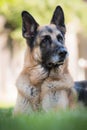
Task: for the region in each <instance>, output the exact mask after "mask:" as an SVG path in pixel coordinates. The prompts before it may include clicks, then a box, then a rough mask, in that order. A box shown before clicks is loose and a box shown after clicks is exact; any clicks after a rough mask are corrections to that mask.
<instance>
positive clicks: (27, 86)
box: [14, 6, 77, 114]
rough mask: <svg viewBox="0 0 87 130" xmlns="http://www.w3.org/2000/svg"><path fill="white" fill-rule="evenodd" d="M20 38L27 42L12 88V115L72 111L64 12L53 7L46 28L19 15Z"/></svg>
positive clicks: (26, 14) (72, 100)
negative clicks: (14, 85) (69, 109)
mask: <svg viewBox="0 0 87 130" xmlns="http://www.w3.org/2000/svg"><path fill="white" fill-rule="evenodd" d="M22 26H23V27H22V34H23V37H24V38H25V39H26V42H27V49H26V53H25V59H24V67H23V70H22V72H21V73H20V75H19V77H18V79H17V82H16V86H17V90H18V95H17V101H16V106H15V109H14V114H18V113H26V114H28V113H31V112H33V111H38V110H40V109H41V110H44V111H49V110H55V111H57V110H59V109H66V108H67V107H68V108H72V107H74V106H75V102H76V97H77V96H76V95H77V94H76V91H75V88H74V82H73V79H72V77H71V75H70V73H69V71H68V51H67V49H66V46H65V32H66V27H65V20H64V12H63V10H62V8H61V7H60V6H57V7H56V9H55V11H54V13H53V16H52V19H51V22H50V24H49V25H45V26H40V25H39V24H38V23H37V22H36V21H35V19H34V18H33V17H32V16H31V14H29V13H28V12H27V11H23V12H22Z"/></svg>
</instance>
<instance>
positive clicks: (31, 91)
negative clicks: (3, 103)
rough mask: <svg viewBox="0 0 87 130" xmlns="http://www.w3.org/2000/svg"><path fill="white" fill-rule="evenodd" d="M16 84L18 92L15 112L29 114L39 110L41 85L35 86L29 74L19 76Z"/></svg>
mask: <svg viewBox="0 0 87 130" xmlns="http://www.w3.org/2000/svg"><path fill="white" fill-rule="evenodd" d="M16 86H17V91H18V94H17V100H16V105H15V109H14V114H15V115H16V114H19V113H27V114H28V113H31V112H33V111H36V110H38V107H39V93H40V87H37V88H36V87H35V86H33V85H32V84H31V83H30V81H29V77H28V75H27V74H26V75H20V76H19V78H18V80H17V83H16Z"/></svg>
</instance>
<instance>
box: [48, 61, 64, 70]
mask: <svg viewBox="0 0 87 130" xmlns="http://www.w3.org/2000/svg"><path fill="white" fill-rule="evenodd" d="M63 64H64V61H63V60H61V61H59V62H57V63H52V62H49V63H48V64H47V67H49V68H56V67H59V66H61V65H63Z"/></svg>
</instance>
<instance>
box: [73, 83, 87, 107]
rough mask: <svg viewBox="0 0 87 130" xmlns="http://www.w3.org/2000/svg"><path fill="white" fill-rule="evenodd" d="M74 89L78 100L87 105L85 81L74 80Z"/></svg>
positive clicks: (86, 84)
mask: <svg viewBox="0 0 87 130" xmlns="http://www.w3.org/2000/svg"><path fill="white" fill-rule="evenodd" d="M75 89H76V90H77V93H78V100H79V101H80V102H83V103H84V105H86V106H87V81H76V82H75Z"/></svg>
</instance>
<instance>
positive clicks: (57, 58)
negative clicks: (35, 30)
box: [47, 47, 68, 68]
mask: <svg viewBox="0 0 87 130" xmlns="http://www.w3.org/2000/svg"><path fill="white" fill-rule="evenodd" d="M67 56H68V52H67V50H66V48H64V47H61V48H57V49H56V50H55V52H54V53H53V54H52V55H51V56H50V59H49V60H48V63H47V66H48V67H50V68H51V67H59V66H60V65H63V64H64V61H65V59H66V58H67Z"/></svg>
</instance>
